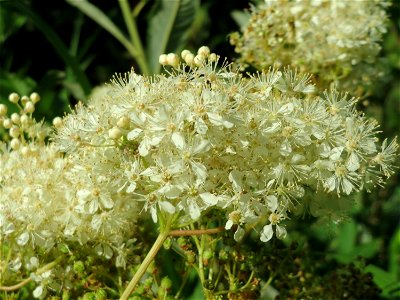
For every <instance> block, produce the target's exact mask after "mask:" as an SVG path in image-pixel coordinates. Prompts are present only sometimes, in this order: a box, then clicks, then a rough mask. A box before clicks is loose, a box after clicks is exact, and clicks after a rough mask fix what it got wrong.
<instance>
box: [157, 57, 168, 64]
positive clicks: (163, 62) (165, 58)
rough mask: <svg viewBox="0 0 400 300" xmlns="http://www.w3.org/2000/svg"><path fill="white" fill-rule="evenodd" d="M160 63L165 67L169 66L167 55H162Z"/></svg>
mask: <svg viewBox="0 0 400 300" xmlns="http://www.w3.org/2000/svg"><path fill="white" fill-rule="evenodd" d="M158 62H159V63H160V64H162V65H163V66H165V65H166V64H168V59H167V54H161V55H160V57H159V58H158Z"/></svg>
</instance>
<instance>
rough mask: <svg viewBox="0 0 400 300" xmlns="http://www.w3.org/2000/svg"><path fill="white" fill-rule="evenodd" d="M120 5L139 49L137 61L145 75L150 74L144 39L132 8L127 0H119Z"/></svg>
mask: <svg viewBox="0 0 400 300" xmlns="http://www.w3.org/2000/svg"><path fill="white" fill-rule="evenodd" d="M118 2H119V6H120V8H121V11H122V15H123V17H124V21H125V24H126V27H127V29H128V32H129V36H130V38H131V41H132V43H133V45H134V47H135V48H136V49H137V52H138V53H137V55H136V56H135V58H136V60H137V63H138V65H139V67H140V69H141V70H142V72H143V74H144V75H149V74H150V69H149V66H148V65H147V62H146V55H145V53H144V49H143V45H142V41H141V39H140V36H139V32H138V30H137V26H136V23H135V21H134V17H133V15H132V13H131V11H132V10H131V8H130V6H129V2H128V1H127V0H118Z"/></svg>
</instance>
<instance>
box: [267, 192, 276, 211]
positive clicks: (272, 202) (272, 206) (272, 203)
mask: <svg viewBox="0 0 400 300" xmlns="http://www.w3.org/2000/svg"><path fill="white" fill-rule="evenodd" d="M265 198H266V199H267V206H268V208H269V210H270V211H271V212H274V211H276V209H277V208H278V198H276V197H275V196H274V195H269V196H267V197H265Z"/></svg>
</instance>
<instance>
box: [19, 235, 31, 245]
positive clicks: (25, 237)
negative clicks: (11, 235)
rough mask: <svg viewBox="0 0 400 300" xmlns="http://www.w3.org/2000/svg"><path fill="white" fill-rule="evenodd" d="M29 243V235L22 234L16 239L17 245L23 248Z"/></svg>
mask: <svg viewBox="0 0 400 300" xmlns="http://www.w3.org/2000/svg"><path fill="white" fill-rule="evenodd" d="M28 241H29V233H27V232H24V233H22V234H21V235H20V236H19V237H18V238H17V244H18V245H20V246H24V245H25V244H26V243H27V242H28Z"/></svg>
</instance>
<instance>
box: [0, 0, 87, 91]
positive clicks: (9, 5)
mask: <svg viewBox="0 0 400 300" xmlns="http://www.w3.org/2000/svg"><path fill="white" fill-rule="evenodd" d="M77 2H78V1H77ZM1 5H2V6H3V5H4V7H5V8H6V9H10V10H15V11H17V12H19V13H21V14H22V15H25V16H26V17H28V18H29V19H30V20H31V21H32V22H33V23H34V24H35V26H36V27H37V28H38V29H39V30H40V31H41V32H42V33H43V34H44V36H45V37H46V38H47V40H48V41H49V42H50V43H51V44H52V46H53V47H54V49H55V50H56V52H57V53H58V55H59V56H60V57H61V58H62V59H63V60H64V62H65V64H66V65H67V66H68V67H70V68H71V69H72V71H73V73H74V76H75V79H76V80H77V82H79V85H80V87H81V88H82V90H83V94H84V95H89V93H90V90H91V86H90V82H89V80H88V78H87V77H86V75H85V73H84V72H83V71H82V70H81V68H80V66H79V63H78V61H77V60H76V59H75V58H74V57H73V56H72V55H71V54H70V53H69V51H68V48H67V47H66V46H65V44H64V43H63V41H62V40H61V39H60V37H59V36H58V34H57V33H56V32H55V31H54V30H53V29H52V28H51V26H50V25H49V24H47V23H46V22H45V21H44V20H43V19H42V18H41V17H40V16H39V15H38V14H36V13H35V12H33V11H32V9H31V8H30V7H29V6H27V5H26V4H24V3H23V2H22V1H11V0H5V1H4V0H3V1H1Z"/></svg>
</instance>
